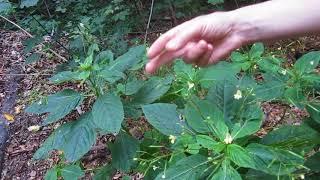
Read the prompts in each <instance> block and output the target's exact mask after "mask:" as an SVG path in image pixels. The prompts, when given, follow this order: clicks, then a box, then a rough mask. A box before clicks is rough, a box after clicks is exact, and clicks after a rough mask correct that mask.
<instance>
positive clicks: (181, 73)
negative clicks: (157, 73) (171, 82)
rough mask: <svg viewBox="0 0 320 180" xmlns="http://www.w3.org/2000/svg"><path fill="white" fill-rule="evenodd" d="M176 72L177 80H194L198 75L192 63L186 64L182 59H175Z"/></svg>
mask: <svg viewBox="0 0 320 180" xmlns="http://www.w3.org/2000/svg"><path fill="white" fill-rule="evenodd" d="M174 72H175V75H176V79H177V80H182V81H192V80H194V79H195V78H196V76H197V71H196V69H195V68H194V67H193V66H192V65H191V64H186V63H184V62H183V61H182V60H177V61H175V64H174Z"/></svg>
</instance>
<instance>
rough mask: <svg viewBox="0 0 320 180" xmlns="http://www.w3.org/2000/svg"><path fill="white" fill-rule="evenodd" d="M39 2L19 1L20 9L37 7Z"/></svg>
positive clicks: (36, 0)
mask: <svg viewBox="0 0 320 180" xmlns="http://www.w3.org/2000/svg"><path fill="white" fill-rule="evenodd" d="M38 1H39V0H21V4H20V8H24V7H27V8H28V7H32V6H35V5H37V3H38Z"/></svg>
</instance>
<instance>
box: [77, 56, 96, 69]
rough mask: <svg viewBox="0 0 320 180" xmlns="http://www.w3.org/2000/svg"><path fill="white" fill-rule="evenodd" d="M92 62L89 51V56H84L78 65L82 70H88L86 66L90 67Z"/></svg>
mask: <svg viewBox="0 0 320 180" xmlns="http://www.w3.org/2000/svg"><path fill="white" fill-rule="evenodd" d="M92 62H93V52H92V53H90V54H89V56H87V57H86V59H85V60H84V62H83V63H81V64H80V67H81V68H82V69H83V70H88V68H90V67H91V65H92Z"/></svg>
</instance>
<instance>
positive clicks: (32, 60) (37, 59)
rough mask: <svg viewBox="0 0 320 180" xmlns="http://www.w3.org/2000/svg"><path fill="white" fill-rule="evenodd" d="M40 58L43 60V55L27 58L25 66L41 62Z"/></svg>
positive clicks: (36, 54)
mask: <svg viewBox="0 0 320 180" xmlns="http://www.w3.org/2000/svg"><path fill="white" fill-rule="evenodd" d="M40 58H41V54H38V53H33V54H31V55H30V56H29V57H27V59H26V61H25V64H31V63H34V62H37V61H39V60H40Z"/></svg>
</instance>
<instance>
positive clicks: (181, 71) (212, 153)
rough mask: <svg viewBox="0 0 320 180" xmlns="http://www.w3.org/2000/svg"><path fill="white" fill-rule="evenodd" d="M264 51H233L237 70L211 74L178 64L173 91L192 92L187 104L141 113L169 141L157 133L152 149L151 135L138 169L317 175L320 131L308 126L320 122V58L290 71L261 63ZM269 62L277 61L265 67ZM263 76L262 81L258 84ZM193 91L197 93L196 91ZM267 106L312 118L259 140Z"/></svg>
mask: <svg viewBox="0 0 320 180" xmlns="http://www.w3.org/2000/svg"><path fill="white" fill-rule="evenodd" d="M263 49H264V48H263V45H262V44H255V45H253V47H252V48H251V50H250V52H249V53H245V54H240V53H237V52H234V53H233V56H232V62H231V63H226V62H222V63H220V64H218V65H216V66H213V67H210V68H208V69H199V68H192V67H191V66H188V65H183V64H181V63H180V62H178V63H177V64H176V66H175V68H174V69H175V73H176V80H175V83H173V87H174V86H175V84H178V86H177V87H178V89H179V90H180V91H181V92H183V91H187V90H189V92H188V96H187V98H184V102H185V104H184V105H182V106H181V105H180V104H178V105H179V106H177V105H175V104H172V103H155V104H150V105H144V106H142V108H143V112H144V114H145V116H146V118H147V120H148V122H149V123H150V124H151V125H152V126H153V127H154V128H155V129H157V130H158V131H159V132H160V133H162V134H164V135H165V136H167V139H166V138H165V137H163V136H160V135H159V133H158V134H157V133H156V132H152V133H151V134H152V136H151V137H153V138H156V139H158V141H152V142H150V140H148V139H150V137H149V135H148V137H147V140H146V142H145V143H146V144H147V145H148V147H145V148H144V149H143V151H141V152H140V156H139V158H137V161H139V166H138V167H139V168H138V170H140V171H141V172H142V173H143V174H144V175H145V177H148V178H147V179H258V178H263V179H304V178H314V177H316V176H317V175H316V174H317V173H318V172H319V169H318V168H317V167H318V165H317V163H316V161H317V160H319V153H316V152H317V151H318V147H319V143H320V141H319V135H320V134H319V132H320V131H319V128H316V127H318V126H319V125H315V124H312V126H310V122H314V123H315V122H319V112H320V111H319V110H320V109H319V101H318V100H317V95H318V92H317V89H318V83H319V75H318V72H317V71H316V67H317V66H318V63H319V58H320V53H319V52H310V53H307V54H306V55H304V56H302V57H301V58H300V59H298V60H297V62H296V63H295V64H294V66H293V67H292V68H283V67H281V64H280V62H281V61H279V60H277V59H276V58H274V57H272V56H269V57H268V56H267V57H265V56H262V54H263ZM236 58H239V59H236ZM271 58H273V59H275V61H271V62H263V61H268V59H271ZM244 64H245V66H244ZM246 64H247V65H248V64H249V65H248V66H247V65H246ZM183 66H185V67H184V68H183ZM255 66H256V67H255ZM244 67H246V68H247V69H245V68H244ZM257 74H262V76H263V79H262V80H259V79H256V78H255V75H257ZM217 76H219V77H217ZM195 77H196V78H197V81H196V82H195V84H193V79H194V78H195ZM270 77H273V78H270ZM310 77H312V78H310ZM191 83H192V86H190V84H191ZM190 87H192V88H193V87H199V89H197V91H193V90H192V88H190ZM279 88H280V89H279ZM293 88H294V89H299V94H298V93H297V91H294V92H293V93H291V92H292V89H293ZM206 89H207V90H206ZM199 90H201V91H207V95H206V96H203V95H202V94H199V93H198V91H199ZM178 92H179V91H178ZM197 96H198V97H197ZM264 101H279V102H282V103H285V104H288V105H290V106H295V107H298V108H306V109H307V110H308V112H309V113H310V118H308V119H305V120H304V121H303V122H302V124H301V125H284V126H280V127H279V128H275V129H274V130H273V131H271V132H269V133H268V134H267V135H266V136H264V137H259V136H258V135H257V134H256V133H257V132H258V131H259V129H260V128H261V125H262V122H263V119H264V115H263V112H262V111H261V109H260V104H261V103H262V102H264ZM299 104H301V105H299ZM314 153H315V154H314ZM310 154H314V155H313V156H311V157H310Z"/></svg>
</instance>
